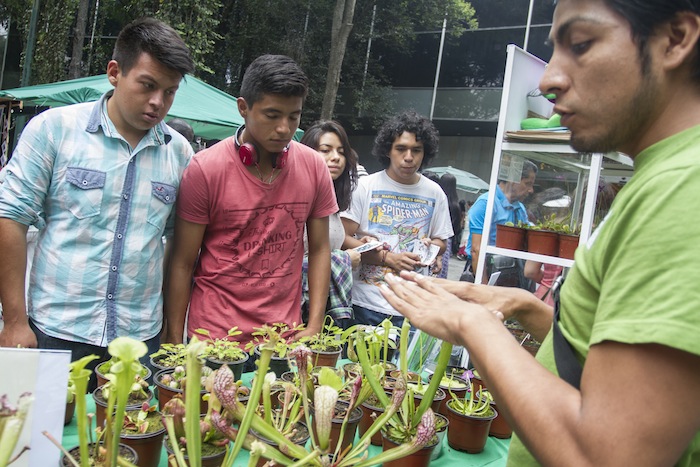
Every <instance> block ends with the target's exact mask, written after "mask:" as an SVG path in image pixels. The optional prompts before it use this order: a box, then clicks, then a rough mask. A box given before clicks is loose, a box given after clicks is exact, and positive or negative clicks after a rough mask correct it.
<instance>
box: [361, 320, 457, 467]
mask: <svg viewBox="0 0 700 467" xmlns="http://www.w3.org/2000/svg"><path fill="white" fill-rule="evenodd" d="M410 327H411V325H410V323H409V322H408V320H404V323H403V326H402V328H401V337H400V339H399V342H400V346H401V349H400V352H399V356H400V365H399V367H400V369H401V372H402V374H401V375H400V376H399V378H398V379H397V381H396V386H395V388H394V392H396V390H397V388H405V387H406V379H405V374H406V373H407V372H408V363H407V350H408V333H409V330H410ZM358 343H359V345H358V356H359V358H360V362H361V363H362V366H363V370H364V369H365V365H366V364H367V363H368V359H367V358H366V357H367V354H366V350H365V346H364V342H362V341H359V342H358ZM451 351H452V345H451V344H449V343H445V344H443V345H442V347H441V349H440V354H439V356H438V360H437V364H436V368H435V374H436V375H438V376H441V375H442V374H443V373H444V371H445V367H447V363H448V362H449V359H450V353H451ZM368 380H369V381H370V384H371V386H372V388H373V389H374V393H375V395H377V397H378V398H379V400H380V401H381V403H382V404H387V402H388V397H387V396H386V394H384V392H383V389H382V388H381V387H380V386H379V381H377V380H376V379H375V378H374V374H373V373H371V372H370V373H369V374H368ZM438 383H439V378H437V377H436V378H435V379H434V380H432V381H431V382H430V384H429V385H428V388H427V390H426V391H425V393H424V396H423V398H422V400H421V402H420V404H419V405H418V406H416V399H415V397H414V393H413V390H412V389H410V388H408V389H407V397H404V398H403V401H402V403H401V406H400V408H399V410H398V411H397V413H396V414H394V415H393V416H392V417H391V418H390V419H389V421H388V422H387V424H386V425H385V426H384V427H383V429H382V434H383V446H384V453H387V452H391V450H392V449H400V448H401V446H406V445H411V444H413V445H414V449H412V450H411V452H410V457H411V458H413V462H416V464H414V465H424V466H427V465H429V463H430V456H431V453H432V451H433V449H434V448H435V446H436V445H437V441H438V440H437V436H436V435H435V423H436V419H435V414H434V413H433V411H432V409H431V408H430V405H431V404H432V402H433V398H434V396H435V393H436V392H437V390H438ZM426 427H427V431H424V430H423V429H424V428H426ZM417 440H420V445H419V446H417V445H415V443H416V441H417ZM375 460H376V458H375ZM402 462H404V461H402ZM384 465H388V466H391V465H398V463H391V462H388V461H385V463H384Z"/></svg>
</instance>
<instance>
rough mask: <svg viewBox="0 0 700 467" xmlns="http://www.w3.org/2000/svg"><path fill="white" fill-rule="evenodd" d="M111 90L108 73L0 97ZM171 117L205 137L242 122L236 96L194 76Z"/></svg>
mask: <svg viewBox="0 0 700 467" xmlns="http://www.w3.org/2000/svg"><path fill="white" fill-rule="evenodd" d="M110 89H112V85H111V84H110V83H109V81H108V80H107V75H98V76H90V77H87V78H78V79H72V80H68V81H59V82H56V83H49V84H39V85H36V86H26V87H23V88H15V89H6V90H3V91H0V99H9V100H16V101H23V102H24V105H37V106H48V107H60V106H63V105H69V104H77V103H79V102H90V101H96V100H98V99H99V98H100V96H102V94H104V93H105V92H106V91H108V90H110ZM174 117H177V118H182V119H184V120H186V121H187V122H188V123H189V124H190V125H192V128H193V129H194V133H195V135H197V136H200V137H202V138H204V139H224V138H227V137H229V136H231V135H233V134H234V133H235V131H236V130H237V129H238V127H239V126H241V125H242V124H243V123H244V122H243V118H242V117H241V116H240V114H239V113H238V108H237V107H236V98H235V97H233V96H231V95H229V94H226V93H225V92H223V91H221V90H219V89H217V88H215V87H214V86H210V85H209V84H207V83H205V82H204V81H201V80H199V79H197V78H195V77H194V76H186V77H185V78H184V79H183V80H182V82H181V83H180V88H179V89H178V91H177V94H176V95H175V101H174V102H173V106H172V107H171V108H170V112H168V117H167V118H166V120H167V119H169V118H174ZM302 134H303V131H301V130H297V133H296V135H295V139H299V138H300V137H301V135H302Z"/></svg>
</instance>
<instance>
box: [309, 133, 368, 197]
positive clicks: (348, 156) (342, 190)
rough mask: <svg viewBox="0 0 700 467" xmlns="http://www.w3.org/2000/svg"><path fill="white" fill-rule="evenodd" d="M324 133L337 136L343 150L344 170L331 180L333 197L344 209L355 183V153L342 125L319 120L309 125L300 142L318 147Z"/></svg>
mask: <svg viewBox="0 0 700 467" xmlns="http://www.w3.org/2000/svg"><path fill="white" fill-rule="evenodd" d="M326 133H334V134H335V135H336V136H338V139H339V140H340V144H341V145H342V146H343V150H344V151H345V170H343V173H342V174H340V177H338V178H337V179H336V180H333V187H334V188H335V198H336V200H337V201H338V208H339V209H340V210H341V211H345V210H346V209H347V208H349V207H350V200H351V199H352V192H353V190H354V189H355V186H356V185H357V153H356V152H355V150H354V149H352V147H351V146H350V140H349V139H348V134H347V133H346V132H345V129H344V128H343V126H342V125H341V124H340V123H338V122H336V121H334V120H321V121H318V122H315V123H314V124H313V125H311V126H310V127H309V128H308V129H307V130H306V131H305V132H304V136H302V138H301V141H300V142H301V143H302V144H305V145H307V146H309V147H310V148H313V149H316V150H318V149H319V146H320V144H319V141H320V140H321V136H323V135H324V134H326Z"/></svg>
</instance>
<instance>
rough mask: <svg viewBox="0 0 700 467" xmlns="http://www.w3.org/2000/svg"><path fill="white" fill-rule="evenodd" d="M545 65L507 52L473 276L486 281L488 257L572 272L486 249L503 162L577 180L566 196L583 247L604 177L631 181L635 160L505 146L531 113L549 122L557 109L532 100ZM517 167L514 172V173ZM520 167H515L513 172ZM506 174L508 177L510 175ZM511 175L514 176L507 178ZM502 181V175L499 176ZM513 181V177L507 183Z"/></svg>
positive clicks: (511, 49) (514, 50)
mask: <svg viewBox="0 0 700 467" xmlns="http://www.w3.org/2000/svg"><path fill="white" fill-rule="evenodd" d="M545 65H546V63H545V62H544V61H542V60H540V59H539V58H537V57H535V56H534V55H531V54H529V53H527V52H526V51H524V50H522V49H520V48H518V47H517V46H515V45H512V44H511V45H509V46H508V49H507V58H506V69H505V74H504V79H503V94H502V96H501V107H500V113H499V120H498V129H497V131H496V146H495V148H494V157H493V166H492V170H491V179H490V182H489V186H490V189H489V196H488V199H487V203H486V215H485V219H484V229H483V231H482V237H481V245H480V250H479V258H478V268H477V270H476V271H475V273H476V274H475V276H476V277H477V278H479V279H478V281H480V280H481V278H483V272H484V271H483V268H484V266H485V264H486V261H485V259H486V254H487V253H489V254H498V255H503V256H508V257H512V258H519V259H523V260H531V261H537V262H539V263H546V264H554V265H557V266H563V267H566V268H568V267H571V266H572V265H573V264H574V262H573V260H570V259H564V258H558V257H553V256H545V255H538V254H533V253H528V252H524V251H517V250H508V249H504V248H497V247H494V246H488V239H489V237H490V230H491V219H492V217H493V206H494V198H495V196H494V193H495V188H496V186H497V185H498V180H499V172H500V170H501V162H502V158H503V156H511V157H512V156H517V157H522V158H525V159H528V160H531V161H532V162H535V163H537V164H546V165H547V166H549V167H551V168H553V169H559V170H562V171H566V172H570V173H573V174H576V175H577V176H576V177H575V179H576V184H575V186H573V187H569V188H570V189H569V190H567V191H569V193H570V194H571V196H572V198H573V204H572V206H573V209H572V213H571V218H572V219H573V221H574V222H576V223H577V225H579V226H580V229H581V234H580V238H579V244H585V243H586V242H587V241H588V238H589V237H590V234H591V228H592V224H593V216H594V210H595V204H596V198H597V191H598V182H599V180H600V177H601V174H602V175H608V176H613V177H621V178H626V177H630V176H631V175H632V160H631V159H630V158H629V157H627V156H625V155H623V154H618V153H612V154H584V153H579V152H577V151H576V150H574V149H573V148H572V147H571V146H569V145H568V144H566V143H561V142H515V141H506V140H505V135H506V132H507V131H515V130H520V122H521V121H522V120H523V119H525V118H527V117H529V116H531V115H532V114H533V113H534V114H537V115H541V116H544V117H547V116H549V115H550V114H551V112H552V108H553V104H552V103H551V102H549V101H547V100H546V99H544V98H543V97H531V96H534V95H536V94H538V93H536V92H533V91H535V90H537V89H538V86H539V81H540V78H541V77H542V74H543V73H544V70H545ZM513 167H514V166H511V167H510V168H511V169H512V168H513ZM515 167H517V165H516V166H515ZM504 172H506V173H509V172H508V170H504ZM509 174H510V173H509ZM501 175H503V174H501ZM510 175H512V174H510ZM509 179H510V180H511V181H514V177H511V178H509Z"/></svg>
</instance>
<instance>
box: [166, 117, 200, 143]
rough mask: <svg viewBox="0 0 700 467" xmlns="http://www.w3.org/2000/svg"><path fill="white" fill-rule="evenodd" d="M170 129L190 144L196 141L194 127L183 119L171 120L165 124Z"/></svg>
mask: <svg viewBox="0 0 700 467" xmlns="http://www.w3.org/2000/svg"><path fill="white" fill-rule="evenodd" d="M165 123H166V124H167V125H168V126H169V127H170V128H172V129H173V130H175V131H177V132H178V133H180V134H181V135H182V136H184V137H185V139H187V141H189V142H190V143H191V142H193V141H194V130H193V129H192V125H190V124H189V123H187V122H186V121H185V120H183V119H181V118H171V119H170V120H168V121H167V122H165Z"/></svg>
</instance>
